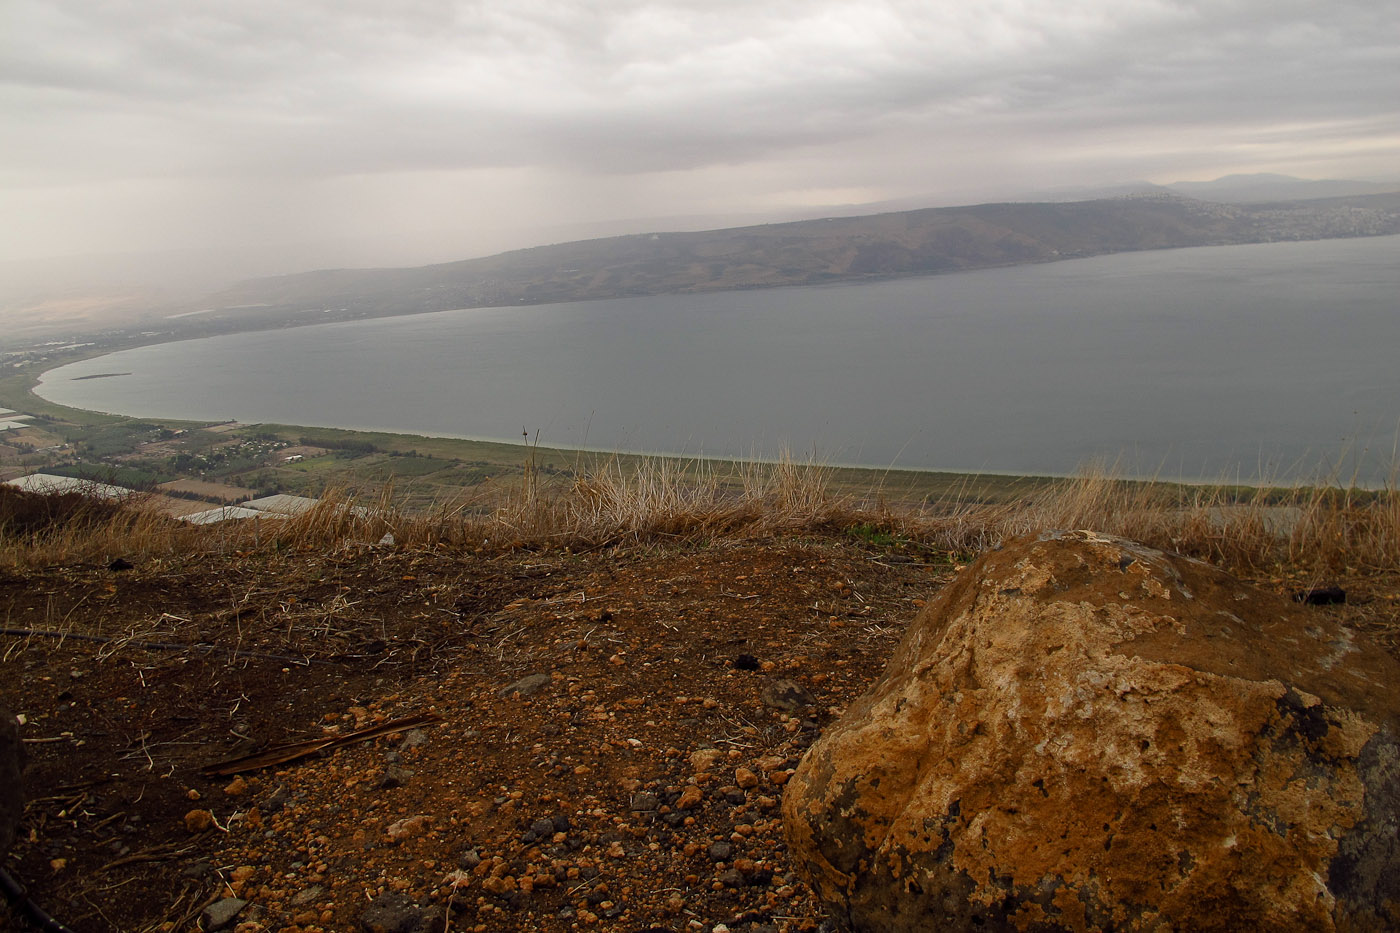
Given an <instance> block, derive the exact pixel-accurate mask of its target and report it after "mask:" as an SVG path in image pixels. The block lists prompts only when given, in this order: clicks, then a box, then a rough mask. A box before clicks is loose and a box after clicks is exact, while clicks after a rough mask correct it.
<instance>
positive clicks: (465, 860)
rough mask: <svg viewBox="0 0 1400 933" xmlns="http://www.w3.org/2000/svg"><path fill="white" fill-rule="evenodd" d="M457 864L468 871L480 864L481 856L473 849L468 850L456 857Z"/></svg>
mask: <svg viewBox="0 0 1400 933" xmlns="http://www.w3.org/2000/svg"><path fill="white" fill-rule="evenodd" d="M457 864H458V865H460V866H461V867H462V868H465V869H467V870H469V871H470V870H471V869H473V868H475V867H476V866H478V865H480V864H481V855H480V853H478V852H477V851H476V849H475V848H471V849H468V850H467V851H465V852H463V853H462V854H461V855H459V856H457Z"/></svg>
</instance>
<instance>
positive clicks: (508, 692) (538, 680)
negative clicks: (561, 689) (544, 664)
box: [497, 674, 554, 697]
mask: <svg viewBox="0 0 1400 933" xmlns="http://www.w3.org/2000/svg"><path fill="white" fill-rule="evenodd" d="M553 682H554V678H552V677H550V676H549V675H548V674H531V675H530V676H528V677H522V678H520V679H519V680H517V681H516V682H515V683H513V684H511V685H510V686H507V687H502V688H501V689H500V690H499V691H497V696H501V697H509V696H522V697H528V696H533V695H534V694H536V693H539V692H540V691H541V690H543V689H544V688H545V687H547V686H549V685H550V684H551V683H553Z"/></svg>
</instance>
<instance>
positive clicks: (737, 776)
mask: <svg viewBox="0 0 1400 933" xmlns="http://www.w3.org/2000/svg"><path fill="white" fill-rule="evenodd" d="M734 783H735V784H738V785H739V786H740V787H742V788H744V789H745V790H752V789H753V788H755V787H757V786H758V775H757V774H754V773H753V772H752V771H750V770H749V769H748V768H735V769H734Z"/></svg>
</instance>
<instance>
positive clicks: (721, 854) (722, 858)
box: [710, 842, 734, 862]
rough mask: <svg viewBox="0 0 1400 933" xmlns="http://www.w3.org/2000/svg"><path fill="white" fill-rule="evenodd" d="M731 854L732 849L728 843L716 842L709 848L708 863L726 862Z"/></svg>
mask: <svg viewBox="0 0 1400 933" xmlns="http://www.w3.org/2000/svg"><path fill="white" fill-rule="evenodd" d="M733 852H734V847H733V846H731V845H730V844H729V843H727V842H716V843H715V844H714V845H712V846H710V861H712V862H727V861H729V856H730V855H731V854H733Z"/></svg>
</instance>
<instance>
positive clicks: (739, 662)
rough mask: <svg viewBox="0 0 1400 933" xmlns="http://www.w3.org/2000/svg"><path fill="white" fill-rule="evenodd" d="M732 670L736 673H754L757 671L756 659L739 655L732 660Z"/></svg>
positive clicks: (748, 655)
mask: <svg viewBox="0 0 1400 933" xmlns="http://www.w3.org/2000/svg"><path fill="white" fill-rule="evenodd" d="M734 669H735V670H736V671H756V670H758V658H756V657H754V656H753V655H751V654H741V655H739V656H738V657H737V658H735V659H734Z"/></svg>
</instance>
